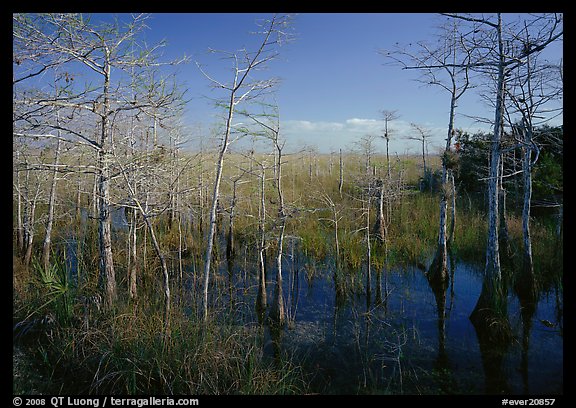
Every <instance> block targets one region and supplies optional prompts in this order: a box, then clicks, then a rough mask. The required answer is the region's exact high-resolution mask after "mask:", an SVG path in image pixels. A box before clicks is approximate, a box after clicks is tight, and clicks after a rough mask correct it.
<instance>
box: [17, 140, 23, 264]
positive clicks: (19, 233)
mask: <svg viewBox="0 0 576 408" xmlns="http://www.w3.org/2000/svg"><path fill="white" fill-rule="evenodd" d="M19 161H20V151H19V150H17V151H16V163H18V167H17V168H16V193H17V207H16V223H17V227H16V245H17V250H18V254H19V255H21V254H22V252H23V251H24V227H23V224H22V191H21V188H22V186H21V185H20V168H19V165H20V163H19Z"/></svg>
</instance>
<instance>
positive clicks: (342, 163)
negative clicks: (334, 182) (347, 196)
mask: <svg viewBox="0 0 576 408" xmlns="http://www.w3.org/2000/svg"><path fill="white" fill-rule="evenodd" d="M343 185H344V162H343V161H342V149H340V178H339V181H338V192H339V193H340V197H342V186H343Z"/></svg>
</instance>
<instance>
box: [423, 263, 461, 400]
mask: <svg viewBox="0 0 576 408" xmlns="http://www.w3.org/2000/svg"><path fill="white" fill-rule="evenodd" d="M451 265H452V266H453V264H451ZM451 275H452V279H453V276H454V274H453V273H452V274H451ZM448 276H449V274H448V273H445V274H437V275H434V276H432V275H429V274H428V275H427V280H428V284H429V285H430V289H432V293H434V299H435V301H436V313H437V320H438V354H437V356H436V360H435V361H434V369H435V370H436V372H437V373H438V375H439V379H440V381H439V383H440V384H439V385H440V388H441V389H442V391H443V392H450V389H451V383H452V381H451V373H450V365H451V364H450V359H449V357H448V353H447V352H446V292H447V289H448V286H449V281H450V279H449V277H448Z"/></svg>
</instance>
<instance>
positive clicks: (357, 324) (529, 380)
mask: <svg viewBox="0 0 576 408" xmlns="http://www.w3.org/2000/svg"><path fill="white" fill-rule="evenodd" d="M287 252H289V251H287ZM298 255H301V254H296V258H298ZM284 259H285V265H284V266H283V294H284V302H285V310H286V313H287V324H286V327H285V328H284V329H283V330H282V331H281V332H280V333H279V334H275V335H274V336H273V338H271V337H270V331H269V330H268V329H267V330H266V339H265V341H264V344H265V345H264V352H265V354H267V355H269V356H270V357H274V356H277V355H278V354H279V353H281V354H284V355H287V356H288V357H289V358H293V359H294V360H295V361H296V362H297V363H298V364H301V365H302V366H303V367H304V370H305V371H306V372H309V373H311V376H312V377H311V379H310V380H311V384H312V389H313V391H314V392H320V393H324V394H357V393H360V394H363V393H370V394H374V393H375V394H398V393H402V394H445V393H448V394H500V393H504V394H508V395H510V394H531V395H542V394H562V393H563V332H562V329H561V328H562V324H563V317H562V312H561V311H562V293H561V292H560V293H558V292H557V290H555V289H551V290H550V291H548V292H541V293H539V294H538V300H537V304H536V306H535V308H534V309H533V314H532V315H531V316H529V315H526V313H524V320H523V318H522V313H521V311H522V306H521V302H520V301H519V299H518V296H517V295H516V294H515V292H514V291H513V290H512V288H509V289H508V317H509V321H510V326H511V328H512V330H513V334H514V339H513V341H512V343H511V344H510V345H509V346H508V347H506V348H505V349H504V351H502V350H500V351H499V350H496V349H494V350H493V349H491V348H490V345H488V346H484V347H482V348H481V347H480V344H479V337H478V335H477V332H476V329H475V327H474V326H473V325H472V323H471V321H470V319H469V316H470V313H471V312H472V310H473V309H474V307H475V305H476V302H477V300H478V297H479V296H480V291H481V287H482V276H483V265H473V264H470V263H465V262H459V261H458V260H456V261H455V262H453V274H452V275H451V280H450V282H449V284H448V287H447V289H446V291H445V292H444V295H445V299H443V298H442V295H440V297H439V299H437V298H436V296H435V294H434V292H433V291H432V289H431V287H430V284H429V282H428V279H427V278H426V276H425V274H424V272H423V271H422V270H420V269H418V268H417V267H404V268H397V269H393V270H391V271H390V272H389V274H388V277H387V282H386V283H385V280H384V277H382V278H381V282H380V284H381V285H382V286H381V287H382V291H381V293H382V298H383V299H385V300H384V301H383V302H382V303H378V302H377V301H376V299H375V297H376V296H375V295H376V285H377V279H376V276H375V275H376V272H375V271H372V281H371V296H370V302H368V301H367V296H366V292H365V286H366V285H365V284H366V282H365V273H362V274H358V275H357V276H356V277H355V279H356V284H355V285H354V287H355V289H354V288H353V289H351V290H348V291H347V293H346V294H343V295H340V296H339V297H338V298H337V297H336V290H335V284H334V278H333V271H332V270H329V269H326V268H324V269H323V268H322V267H319V266H318V265H316V266H310V263H305V262H294V263H292V261H291V260H290V255H289V254H288V255H287V256H285V257H284ZM298 263H300V265H298ZM248 269H249V270H252V269H255V268H248ZM245 270H246V269H245V267H244V266H242V265H235V266H234V267H232V268H231V269H229V270H228V271H226V270H225V269H224V270H221V271H220V274H221V275H220V277H217V278H216V279H220V283H219V284H218V286H220V287H221V288H222V286H226V287H227V288H228V289H227V290H222V291H221V293H226V292H227V295H224V296H222V297H220V299H219V300H217V301H215V303H214V305H215V306H216V307H218V306H219V307H220V308H226V307H228V308H230V307H232V308H234V309H235V310H237V311H238V312H237V316H238V322H239V323H240V322H242V324H256V322H257V317H256V314H255V312H254V300H255V294H256V292H257V279H256V276H255V275H251V274H250V273H246V272H245ZM312 271H313V272H312ZM275 276H276V270H275V269H274V268H273V267H271V266H270V265H269V267H268V271H267V292H268V307H270V305H271V302H272V300H273V292H274V285H275V281H274V279H275V278H274V277H275ZM271 278H272V279H271ZM385 286H387V288H388V296H387V297H386V296H385V293H386V292H385ZM222 289H223V288H222ZM437 300H438V301H439V303H438V302H437ZM443 301H444V302H443ZM442 304H444V305H445V306H444V319H439V309H438V305H442ZM441 315H442V312H441V309H440V316H441ZM525 321H526V322H527V323H526V324H527V326H526V328H525V327H524V322H525Z"/></svg>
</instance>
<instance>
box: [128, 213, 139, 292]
mask: <svg viewBox="0 0 576 408" xmlns="http://www.w3.org/2000/svg"><path fill="white" fill-rule="evenodd" d="M136 211H137V210H136V209H135V208H134V209H132V213H131V214H130V217H131V218H132V219H131V223H130V237H129V239H128V242H129V245H130V250H129V253H130V254H131V259H132V262H130V265H129V267H128V295H129V297H130V299H136V297H137V296H138V290H137V276H138V257H137V256H138V253H137V248H138V247H137V240H136V238H137V235H136V232H137V221H138V218H137V215H138V214H137V212H136Z"/></svg>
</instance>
